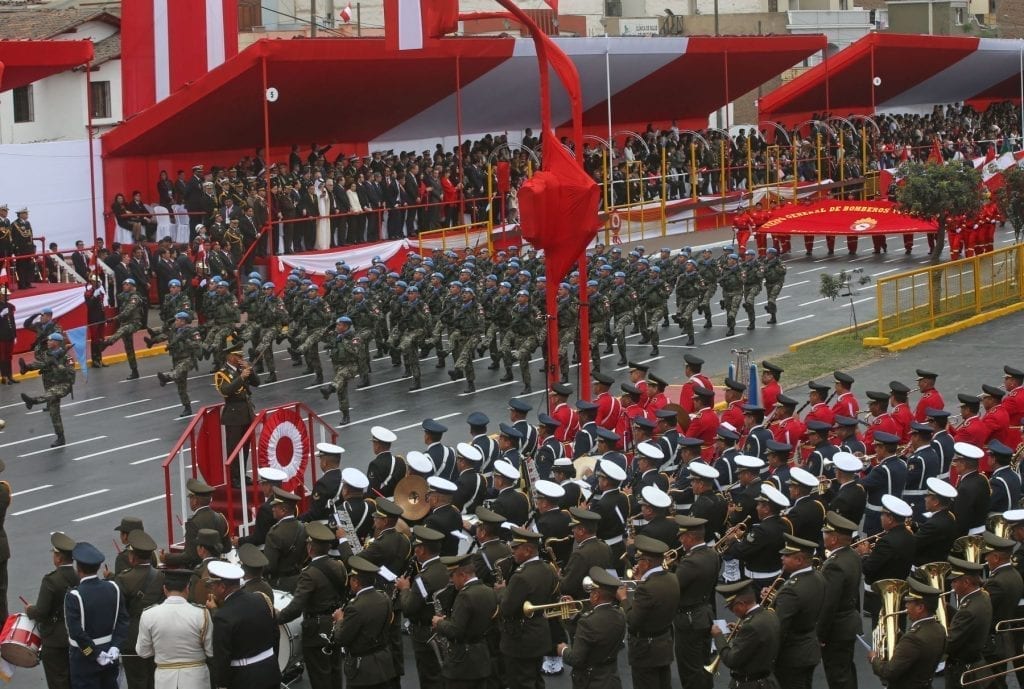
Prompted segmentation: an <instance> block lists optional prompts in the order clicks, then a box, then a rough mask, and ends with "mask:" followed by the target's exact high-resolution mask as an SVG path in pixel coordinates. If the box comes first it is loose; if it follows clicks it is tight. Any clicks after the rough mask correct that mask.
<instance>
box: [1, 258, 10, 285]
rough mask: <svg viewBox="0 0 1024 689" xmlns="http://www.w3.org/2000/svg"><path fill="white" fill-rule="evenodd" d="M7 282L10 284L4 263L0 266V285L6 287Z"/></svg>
mask: <svg viewBox="0 0 1024 689" xmlns="http://www.w3.org/2000/svg"><path fill="white" fill-rule="evenodd" d="M9 284H11V276H10V275H9V274H8V272H7V264H6V263H5V264H4V265H3V267H2V268H0V285H2V286H4V287H7V286H8V285H9Z"/></svg>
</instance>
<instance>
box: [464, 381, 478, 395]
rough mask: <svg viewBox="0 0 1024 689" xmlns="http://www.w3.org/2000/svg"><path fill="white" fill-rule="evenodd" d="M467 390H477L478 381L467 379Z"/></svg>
mask: <svg viewBox="0 0 1024 689" xmlns="http://www.w3.org/2000/svg"><path fill="white" fill-rule="evenodd" d="M466 392H467V393H469V392H476V383H474V382H473V381H471V380H467V381H466Z"/></svg>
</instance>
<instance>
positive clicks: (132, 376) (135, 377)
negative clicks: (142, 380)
mask: <svg viewBox="0 0 1024 689" xmlns="http://www.w3.org/2000/svg"><path fill="white" fill-rule="evenodd" d="M138 378H139V369H137V368H133V369H132V372H131V373H129V374H128V377H127V378H125V380H138Z"/></svg>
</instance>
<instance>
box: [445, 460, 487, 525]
mask: <svg viewBox="0 0 1024 689" xmlns="http://www.w3.org/2000/svg"><path fill="white" fill-rule="evenodd" d="M456 485H457V486H458V488H457V489H456V491H455V495H454V496H452V504H453V505H455V506H456V507H458V508H459V509H460V510H462V513H463V514H472V513H473V512H474V510H476V508H477V507H478V506H479V505H481V504H483V500H484V498H485V497H486V496H487V481H486V480H485V479H484V477H483V476H481V475H480V472H478V471H474V470H473V469H466V470H465V471H463V472H462V473H461V474H459V478H458V480H457V481H456Z"/></svg>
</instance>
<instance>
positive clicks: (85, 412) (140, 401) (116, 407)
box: [75, 397, 150, 416]
mask: <svg viewBox="0 0 1024 689" xmlns="http://www.w3.org/2000/svg"><path fill="white" fill-rule="evenodd" d="M149 401H150V398H149V397H143V398H142V399H141V400H132V401H131V402H125V403H124V404H115V405H114V406H112V407H101V408H99V409H90V410H89V411H83V412H81V413H78V414H75V416H89V415H90V414H99V413H100V412H102V411H110V410H111V409H120V408H121V407H132V406H135V405H136V404H142V403H143V402H149Z"/></svg>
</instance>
